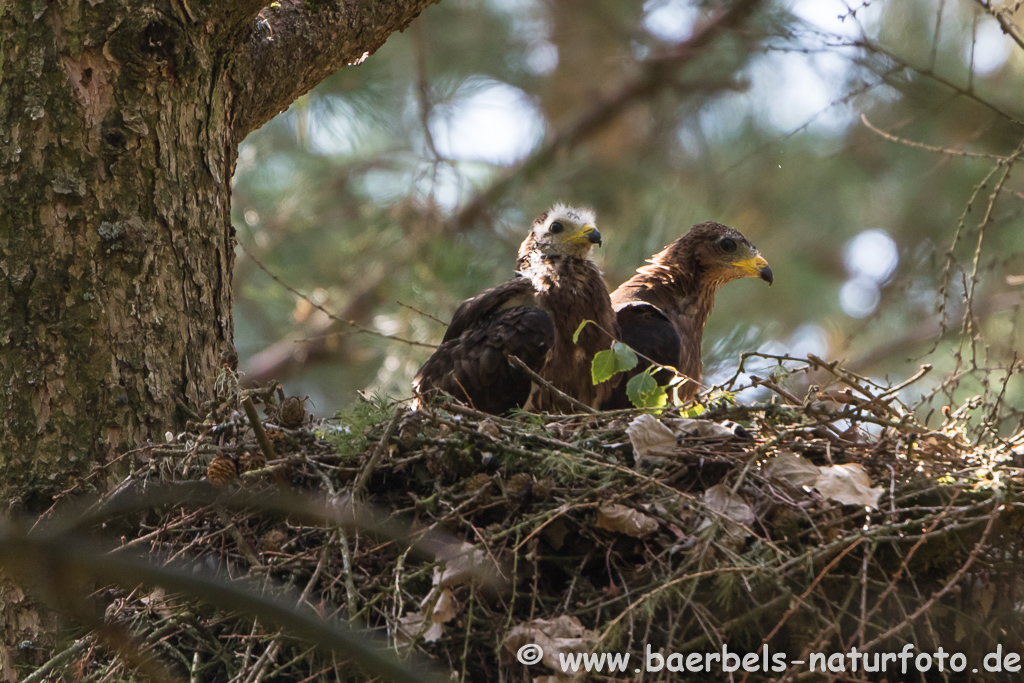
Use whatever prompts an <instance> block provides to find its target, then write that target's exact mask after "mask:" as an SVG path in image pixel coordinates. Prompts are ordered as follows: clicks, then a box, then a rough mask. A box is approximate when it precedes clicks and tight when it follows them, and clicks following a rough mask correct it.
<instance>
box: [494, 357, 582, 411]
mask: <svg viewBox="0 0 1024 683" xmlns="http://www.w3.org/2000/svg"><path fill="white" fill-rule="evenodd" d="M508 362H509V363H512V365H515V366H516V367H517V368H519V369H520V370H522V371H523V372H525V373H526V374H527V375H529V376H530V379H532V380H533V381H534V382H536V383H537V384H539V385H541V386H542V387H544V388H545V389H547V390H548V391H550V392H551V393H552V394H554V395H555V396H558V397H559V398H561V399H563V400H564V401H566V402H567V403H568V404H569V405H571V406H572V407H573V408H577V409H579V411H580V412H582V413H589V414H591V415H595V414H597V411H596V410H594V409H593V408H591V407H590V406H588V405H587V404H586V403H583V402H582V401H579V400H577V399H575V398H573V397H572V396H570V395H569V394H567V393H565V392H563V391H560V390H558V389H556V388H555V385H553V384H552V383H551V382H549V381H547V380H546V379H544V378H543V377H541V376H540V375H538V374H537V373H536V372H534V371H533V370H531V369H530V368H529V366H527V365H526V363H524V362H523V361H521V360H519V359H518V358H516V357H515V356H512V355H509V357H508Z"/></svg>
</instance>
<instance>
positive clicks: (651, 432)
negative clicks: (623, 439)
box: [626, 413, 750, 465]
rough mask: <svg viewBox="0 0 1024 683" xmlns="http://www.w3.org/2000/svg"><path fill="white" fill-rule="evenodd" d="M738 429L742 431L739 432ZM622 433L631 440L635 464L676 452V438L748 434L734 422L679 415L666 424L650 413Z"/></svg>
mask: <svg viewBox="0 0 1024 683" xmlns="http://www.w3.org/2000/svg"><path fill="white" fill-rule="evenodd" d="M741 432H742V433H741ZM626 434H627V435H628V436H629V441H630V443H631V444H633V453H634V457H635V458H636V463H637V465H640V464H641V463H642V462H647V463H650V464H658V463H660V462H663V461H664V458H665V457H671V456H673V455H676V453H678V449H679V439H680V438H690V439H723V438H733V437H736V436H742V437H744V438H750V436H749V435H748V434H747V433H746V431H744V430H743V428H742V427H741V426H740V425H738V424H736V423H734V422H726V423H719V422H713V421H711V420H694V419H691V418H682V419H679V420H671V421H670V422H669V423H668V424H665V423H664V422H661V421H660V420H658V419H657V418H655V417H654V416H653V415H648V414H646V413H645V414H644V415H640V416H639V417H637V418H636V419H635V420H633V421H632V422H630V423H629V426H628V427H626Z"/></svg>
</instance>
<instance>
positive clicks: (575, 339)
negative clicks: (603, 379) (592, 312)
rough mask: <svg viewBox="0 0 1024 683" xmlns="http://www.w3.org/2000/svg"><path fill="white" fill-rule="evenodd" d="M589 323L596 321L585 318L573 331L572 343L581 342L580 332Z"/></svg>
mask: <svg viewBox="0 0 1024 683" xmlns="http://www.w3.org/2000/svg"><path fill="white" fill-rule="evenodd" d="M587 323H594V321H593V320H584V321H583V322H581V323H580V326H579V327H577V328H576V331H575V332H573V333H572V343H573V344H578V343H579V341H580V333H581V332H582V331H583V328H584V327H586V326H587ZM594 324H595V325H596V324H597V323H594ZM594 384H597V382H594Z"/></svg>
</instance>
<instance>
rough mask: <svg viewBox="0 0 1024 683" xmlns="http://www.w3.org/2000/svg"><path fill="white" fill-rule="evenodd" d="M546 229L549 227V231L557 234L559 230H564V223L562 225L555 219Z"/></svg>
mask: <svg viewBox="0 0 1024 683" xmlns="http://www.w3.org/2000/svg"><path fill="white" fill-rule="evenodd" d="M548 229H549V230H550V231H551V232H552V233H553V234H555V235H557V234H558V233H560V232H562V231H563V230H565V226H564V225H562V224H561V223H559V222H558V221H555V222H554V223H552V224H551V227H550V228H548Z"/></svg>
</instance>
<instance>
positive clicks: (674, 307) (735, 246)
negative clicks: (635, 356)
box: [607, 221, 773, 408]
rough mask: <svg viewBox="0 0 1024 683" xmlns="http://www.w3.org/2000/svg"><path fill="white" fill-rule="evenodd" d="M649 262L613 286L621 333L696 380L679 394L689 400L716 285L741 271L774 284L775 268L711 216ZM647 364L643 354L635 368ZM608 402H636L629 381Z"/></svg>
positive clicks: (626, 405)
mask: <svg viewBox="0 0 1024 683" xmlns="http://www.w3.org/2000/svg"><path fill="white" fill-rule="evenodd" d="M647 263H648V265H645V266H642V267H640V268H638V269H637V271H636V275H634V276H633V277H632V278H630V279H629V280H627V281H626V282H623V283H622V284H621V285H619V288H618V289H616V290H615V291H614V292H612V306H613V307H614V309H615V311H616V316H617V319H618V323H619V328H620V330H621V332H620V339H621V340H622V341H623V342H625V343H626V344H629V345H630V346H631V347H633V349H634V350H635V351H637V353H639V354H642V355H644V356H647V357H648V358H651V359H653V360H654V361H655V362H657V363H660V364H661V365H669V366H672V367H674V368H676V370H678V371H679V372H680V373H681V374H683V375H686V376H687V377H689V378H690V379H691V380H692V381H690V382H685V383H684V384H683V385H682V386H681V387H680V389H679V397H680V398H681V399H683V400H689V399H691V398H693V397H694V396H696V395H697V391H698V389H699V388H700V380H701V373H702V371H703V362H702V360H701V348H700V347H701V336H702V335H703V334H704V323H705V322H706V321H707V319H708V315H709V314H710V313H711V307H712V306H713V305H714V303H715V291H716V290H717V289H718V288H719V287H721V286H722V285H724V284H725V283H726V282H730V281H732V280H737V279H739V278H742V277H759V278H761V279H762V280H764V281H765V282H767V283H768V284H769V285H770V284H772V280H773V276H772V270H771V268H769V267H768V262H767V261H765V260H764V258H763V257H762V256H761V255H760V254H759V253H758V251H757V249H755V248H754V245H753V244H751V243H750V242H749V241H747V238H746V237H744V236H743V235H742V234H740V232H739V231H738V230H733V229H732V228H729V227H726V226H724V225H722V224H721V223H715V222H710V221H709V222H707V223H701V224H700V225H695V226H693V228H691V229H690V231H689V232H687V233H686V234H685V235H683V236H682V237H680V238H679V239H677V240H676V241H675V242H673V243H672V244H670V245H668V246H667V247H665V248H664V249H663V250H662V251H660V252H659V253H657V254H655V255H654V256H652V257H651V258H650V259H648V261H647ZM649 365H650V363H649V362H647V361H645V360H644V359H643V358H641V359H640V363H638V364H637V367H636V368H635V369H634V371H633V372H632V373H631V374H636V373H638V372H640V371H642V370H643V369H644V368H646V367H648V366H649ZM607 407H611V408H631V407H632V404H631V403H630V402H629V400H628V399H627V398H626V393H625V382H622V383H621V384H620V385H619V388H618V389H617V390H616V392H615V396H614V397H613V399H612V400H611V401H610V402H609V404H608V406H607Z"/></svg>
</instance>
